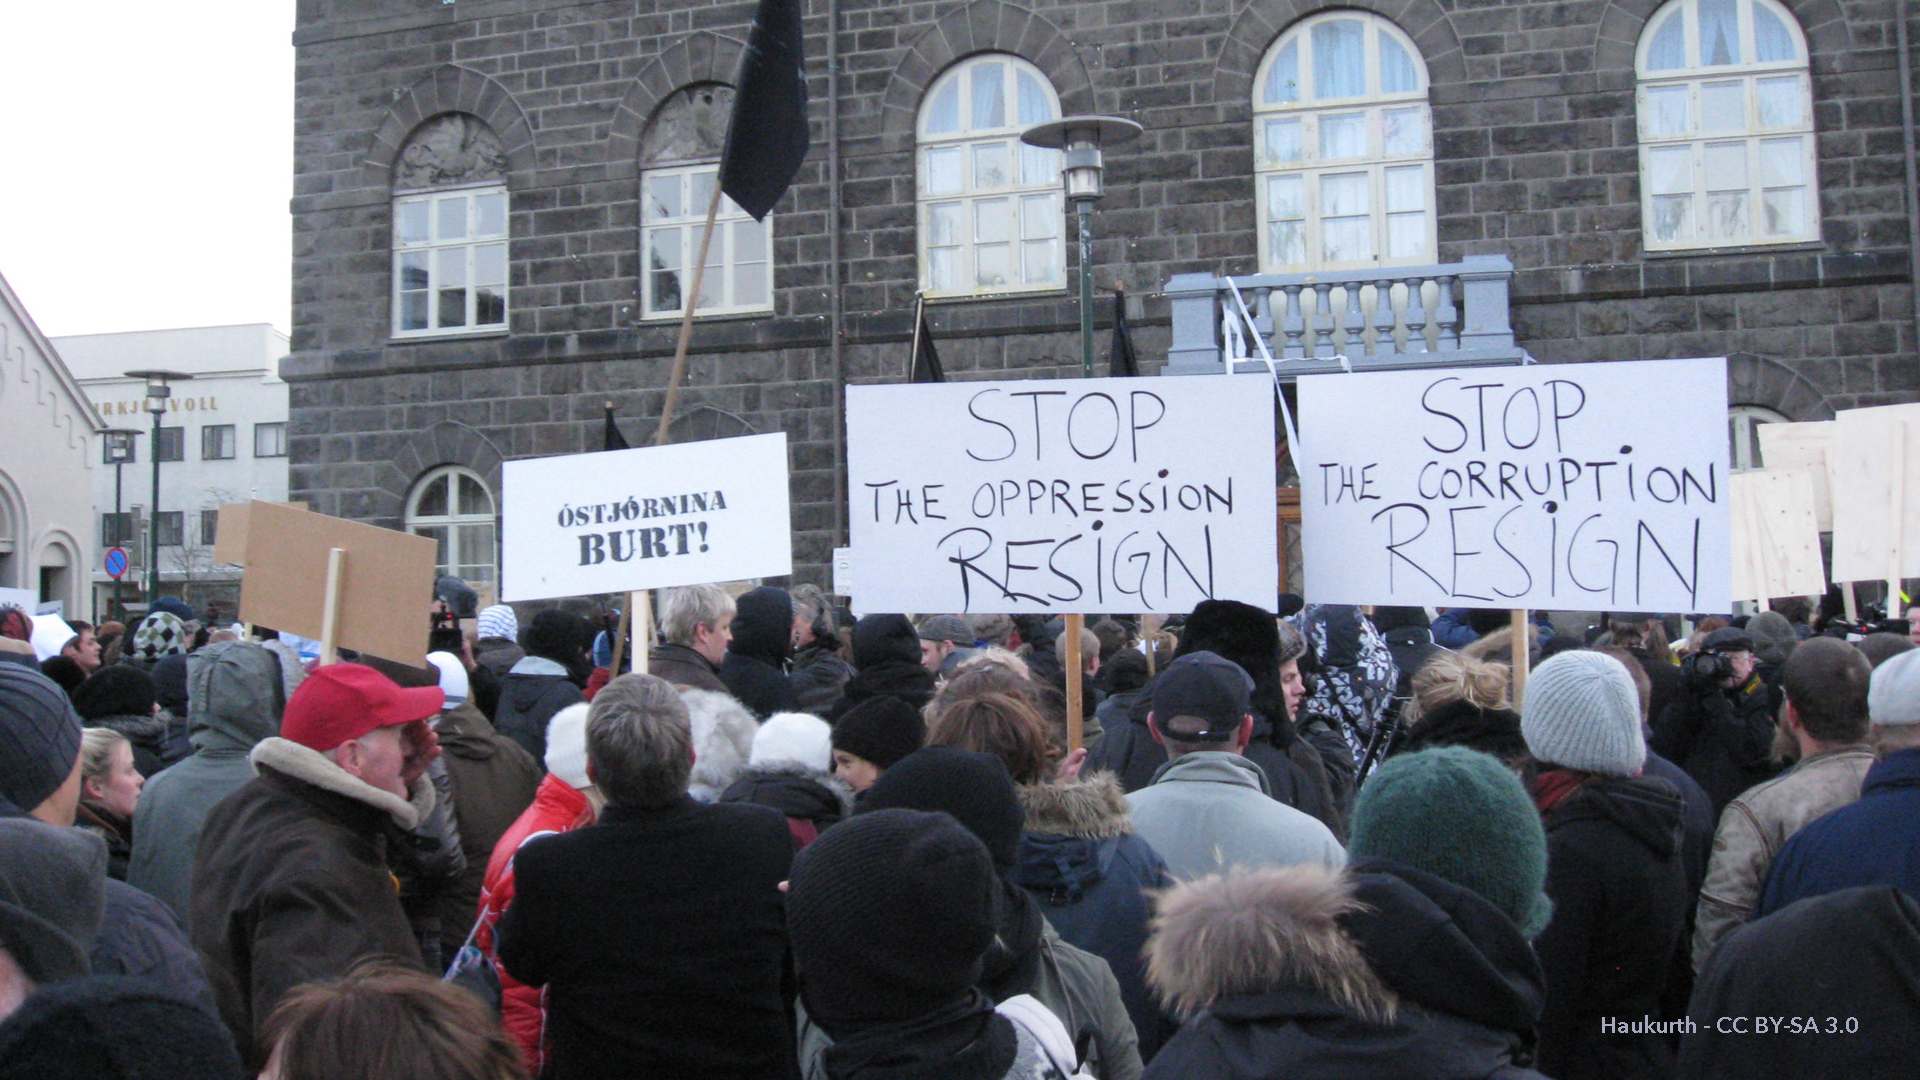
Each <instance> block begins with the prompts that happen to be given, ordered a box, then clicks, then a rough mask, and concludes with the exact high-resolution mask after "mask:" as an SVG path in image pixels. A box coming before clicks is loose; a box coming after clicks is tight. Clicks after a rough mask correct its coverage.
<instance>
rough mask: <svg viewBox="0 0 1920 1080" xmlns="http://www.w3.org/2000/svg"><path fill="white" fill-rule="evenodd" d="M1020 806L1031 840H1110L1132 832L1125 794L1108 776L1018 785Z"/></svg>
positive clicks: (1093, 775)
mask: <svg viewBox="0 0 1920 1080" xmlns="http://www.w3.org/2000/svg"><path fill="white" fill-rule="evenodd" d="M1020 805H1021V806H1022V807H1023V808H1024V809H1025V810H1026V812H1027V824H1026V831H1027V833H1028V835H1032V836H1072V837H1078V838H1079V839H1082V840H1111V839H1114V838H1116V837H1121V836H1125V835H1126V834H1128V833H1130V832H1132V831H1133V811H1132V808H1131V807H1130V806H1129V805H1128V804H1127V793H1126V790H1125V789H1123V788H1122V787H1121V786H1120V779H1119V778H1118V777H1116V776H1114V775H1113V774H1112V773H1109V772H1096V773H1088V774H1087V775H1085V776H1082V777H1081V778H1080V779H1078V780H1075V781H1073V782H1071V783H1066V784H1029V785H1022V786H1021V788H1020Z"/></svg>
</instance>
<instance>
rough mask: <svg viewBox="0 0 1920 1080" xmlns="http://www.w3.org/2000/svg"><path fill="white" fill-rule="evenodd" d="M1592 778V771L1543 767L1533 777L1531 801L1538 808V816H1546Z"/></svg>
mask: <svg viewBox="0 0 1920 1080" xmlns="http://www.w3.org/2000/svg"><path fill="white" fill-rule="evenodd" d="M1592 779H1593V774H1592V773H1584V772H1581V771H1580V770H1578V769H1559V768H1554V769H1544V770H1542V771H1541V772H1540V775H1539V776H1538V777H1536V778H1535V779H1534V784H1533V803H1534V805H1535V806H1537V807H1539V808H1540V816H1541V817H1546V816H1547V815H1548V814H1550V813H1552V812H1553V808H1554V807H1556V806H1559V805H1560V804H1561V803H1563V802H1565V801H1567V798H1568V797H1569V796H1571V795H1572V794H1573V793H1574V792H1576V791H1579V790H1580V789H1581V788H1583V787H1585V786H1586V785H1587V782H1588V781H1590V780H1592Z"/></svg>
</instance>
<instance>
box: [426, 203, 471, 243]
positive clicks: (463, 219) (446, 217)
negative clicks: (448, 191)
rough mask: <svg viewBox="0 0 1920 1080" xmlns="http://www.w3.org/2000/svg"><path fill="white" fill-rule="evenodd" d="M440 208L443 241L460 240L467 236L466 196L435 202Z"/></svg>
mask: <svg viewBox="0 0 1920 1080" xmlns="http://www.w3.org/2000/svg"><path fill="white" fill-rule="evenodd" d="M434 205H435V206H437V207H439V210H440V220H439V233H438V239H441V240H460V239H464V238H465V237H466V235H467V199H466V196H464V195H456V196H453V197H451V198H445V199H438V200H435V202H434Z"/></svg>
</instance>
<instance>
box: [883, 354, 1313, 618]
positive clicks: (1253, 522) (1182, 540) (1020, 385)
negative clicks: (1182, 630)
mask: <svg viewBox="0 0 1920 1080" xmlns="http://www.w3.org/2000/svg"><path fill="white" fill-rule="evenodd" d="M1273 446H1274V442H1273V388H1272V384H1271V383H1270V382H1269V381H1268V380H1267V379H1266V378H1265V377H1264V376H1252V375H1248V376H1224V375H1222V376H1207V377H1205V378H1198V377H1196V378H1179V379H1167V378H1157V379H1154V378H1149V379H1050V380H1027V381H1020V382H991V383H982V382H975V383H938V384H921V385H908V386H856V387H849V388H848V390H847V467H848V479H847V497H848V499H849V501H850V502H851V506H850V508H849V518H850V520H851V523H852V532H853V537H852V539H853V561H854V581H855V589H856V592H857V595H856V597H855V599H856V600H857V601H858V603H859V605H860V607H861V608H862V609H863V610H866V611H958V612H966V611H996V612H1010V613H1019V612H1048V611H1055V612H1098V611H1128V612H1136V611H1137V612H1184V611H1191V610H1193V607H1194V605H1195V604H1198V603H1199V602H1200V601H1202V600H1206V599H1208V598H1218V599H1232V600H1243V601H1246V602H1247V603H1251V604H1258V605H1259V606H1261V607H1271V606H1272V605H1273V602H1274V594H1275V590H1276V588H1277V579H1278V574H1277V571H1276V568H1275V562H1274V531H1275V517H1274V488H1273Z"/></svg>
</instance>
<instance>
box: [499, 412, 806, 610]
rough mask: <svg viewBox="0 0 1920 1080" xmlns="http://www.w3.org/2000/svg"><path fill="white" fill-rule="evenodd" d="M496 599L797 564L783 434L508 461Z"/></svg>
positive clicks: (774, 573)
mask: <svg viewBox="0 0 1920 1080" xmlns="http://www.w3.org/2000/svg"><path fill="white" fill-rule="evenodd" d="M501 477H502V482H501V488H502V491H501V494H502V502H503V508H504V513H503V517H502V524H501V548H500V579H501V580H500V595H501V599H503V600H507V601H513V600H546V599H550V598H552V597H556V596H586V595H591V594H594V593H625V592H633V591H636V590H639V589H659V588H668V587H671V586H675V585H700V584H705V583H707V582H710V581H736V580H739V579H742V578H757V577H778V576H780V575H783V574H790V573H792V572H793V542H792V536H793V521H792V517H791V514H790V513H789V509H788V499H787V436H786V434H785V433H784V432H775V433H773V434H771V435H747V436H742V437H741V438H737V439H709V440H707V441H705V442H691V443H680V444H677V445H673V446H655V447H643V448H641V449H637V450H610V451H605V452H602V453H596V454H569V455H566V456H563V457H548V458H531V459H527V460H524V461H509V462H507V464H506V466H505V468H504V469H503V470H502V473H501Z"/></svg>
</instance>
